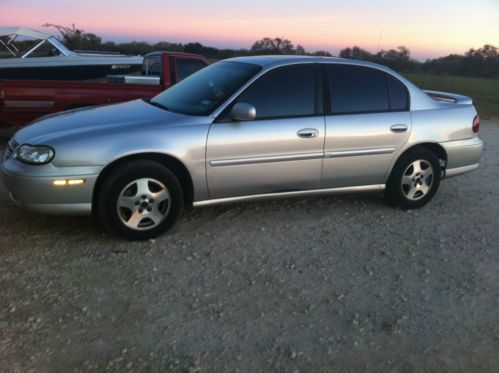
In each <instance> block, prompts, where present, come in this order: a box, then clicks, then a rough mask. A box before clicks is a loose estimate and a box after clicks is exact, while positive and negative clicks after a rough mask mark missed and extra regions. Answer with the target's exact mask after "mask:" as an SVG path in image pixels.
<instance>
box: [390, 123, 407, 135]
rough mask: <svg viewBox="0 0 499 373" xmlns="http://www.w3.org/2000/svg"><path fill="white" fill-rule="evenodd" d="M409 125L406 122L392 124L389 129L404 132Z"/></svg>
mask: <svg viewBox="0 0 499 373" xmlns="http://www.w3.org/2000/svg"><path fill="white" fill-rule="evenodd" d="M408 128H409V127H407V125H406V124H394V125H393V126H391V127H390V130H391V131H392V132H395V133H400V132H405V131H407V129H408Z"/></svg>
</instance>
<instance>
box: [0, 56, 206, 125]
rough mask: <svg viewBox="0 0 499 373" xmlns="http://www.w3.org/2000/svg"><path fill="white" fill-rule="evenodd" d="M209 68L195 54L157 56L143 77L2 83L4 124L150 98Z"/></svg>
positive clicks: (0, 101)
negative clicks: (86, 107)
mask: <svg viewBox="0 0 499 373" xmlns="http://www.w3.org/2000/svg"><path fill="white" fill-rule="evenodd" d="M208 64H209V62H208V60H207V59H206V58H204V57H202V56H199V55H195V54H188V53H170V52H153V53H150V54H147V55H146V56H145V57H144V63H143V66H142V71H141V72H140V74H139V75H130V76H112V75H111V76H108V77H107V78H106V79H104V80H99V81H76V82H75V81H62V80H61V81H59V80H0V123H9V124H18V125H23V124H26V123H28V122H31V121H32V120H34V119H36V118H39V117H41V116H44V115H47V114H50V113H55V112H58V111H63V110H69V109H75V108H80V107H85V106H94V105H102V104H109V103H114V102H122V101H129V100H134V99H137V98H150V97H153V96H155V95H156V94H158V93H159V92H161V91H163V90H165V89H168V88H169V87H171V86H172V85H173V84H175V83H177V82H179V81H181V80H182V79H184V78H186V77H187V76H189V75H190V74H193V73H194V72H196V71H198V70H200V69H202V68H203V67H205V66H206V65H208Z"/></svg>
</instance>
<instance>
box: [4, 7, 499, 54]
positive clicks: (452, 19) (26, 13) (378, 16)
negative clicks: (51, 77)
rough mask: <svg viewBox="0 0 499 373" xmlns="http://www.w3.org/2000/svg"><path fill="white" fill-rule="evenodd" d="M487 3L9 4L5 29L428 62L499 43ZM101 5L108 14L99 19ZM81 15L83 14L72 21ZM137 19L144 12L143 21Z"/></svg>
mask: <svg viewBox="0 0 499 373" xmlns="http://www.w3.org/2000/svg"><path fill="white" fill-rule="evenodd" d="M480 3H481V4H480V6H477V5H476V3H475V4H472V3H462V4H461V3H460V4H456V3H455V2H452V1H450V0H441V1H440V2H439V3H438V4H434V3H433V2H431V1H430V0H421V1H420V2H419V3H418V4H407V3H402V2H401V4H400V5H398V6H393V2H392V1H389V0H380V1H379V2H376V4H373V3H371V2H369V1H367V0H352V1H350V2H349V3H348V4H343V3H339V2H338V1H332V0H330V1H326V0H316V1H314V2H312V3H310V4H303V3H302V2H300V1H298V0H291V1H286V2H284V1H282V0H279V1H275V2H274V3H272V4H266V3H265V1H263V0H253V1H251V2H250V1H248V0H244V1H241V2H239V3H238V4H233V3H232V2H230V1H229V0H213V1H212V2H211V3H210V4H207V3H205V2H203V1H201V0H188V1H184V2H183V3H182V4H178V5H168V4H164V3H162V2H161V1H160V0H150V1H149V3H148V7H147V8H144V7H143V6H142V5H141V4H137V3H136V2H133V1H132V0H122V2H121V5H120V11H119V13H118V12H114V8H115V5H113V4H112V2H111V1H106V0H101V1H98V0H87V1H86V2H85V3H78V4H71V3H67V4H60V3H59V2H58V1H56V0H44V1H41V0H15V1H14V0H3V1H2V2H1V3H0V15H1V16H0V25H1V26H21V27H30V28H34V29H37V30H40V31H43V32H46V33H49V34H53V35H57V34H58V32H57V30H55V29H53V28H50V29H47V28H44V27H42V24H44V23H53V24H60V25H63V26H71V25H72V24H73V23H74V24H75V26H76V27H77V28H79V29H83V30H84V31H85V32H88V33H93V34H96V35H98V36H100V37H102V39H103V41H114V42H118V43H119V42H129V41H145V42H149V43H155V42H159V41H168V42H173V43H183V44H185V43H188V42H200V43H201V44H203V45H206V46H213V47H216V48H219V49H223V48H231V49H249V48H251V45H252V44H253V43H254V42H255V41H256V40H259V39H261V38H263V37H271V38H274V37H283V38H286V39H289V40H291V41H292V42H293V44H294V45H295V46H296V45H298V44H300V45H302V46H303V47H304V48H305V49H306V50H307V51H308V52H314V51H317V50H325V51H327V52H330V53H332V54H335V55H337V54H338V53H339V51H340V50H341V49H343V48H347V47H353V46H355V45H356V46H359V47H361V48H363V49H366V50H369V51H370V52H373V53H376V52H377V51H379V50H382V49H385V50H386V49H395V48H397V47H398V46H406V47H407V48H409V49H410V51H411V57H412V58H414V59H417V60H420V61H424V60H426V59H428V58H436V57H442V56H446V55H449V54H463V53H464V52H466V51H467V50H469V49H470V48H475V49H476V48H480V47H482V46H483V45H485V44H492V45H495V46H497V44H499V43H498V42H499V24H498V22H497V14H499V1H494V0H482V1H480ZM98 7H100V9H101V10H102V11H101V12H100V13H99V14H96V12H95V9H96V8H98ZM220 9H223V11H221V10H220ZM262 9H265V13H262V12H261V10H262ZM359 9H362V10H361V11H359ZM428 9H431V12H430V13H428V11H427V10H428ZM251 11H253V13H252V12H251ZM258 11H259V12H260V13H258ZM74 13H76V14H78V17H72V16H71V14H74ZM137 14H140V15H141V17H140V19H137V16H136V15H137ZM172 14H173V15H174V17H173V16H172ZM494 14H495V16H494ZM4 16H5V17H4ZM476 20H478V22H477V21H476ZM477 24H479V26H476V25H477ZM331 40H334V42H331Z"/></svg>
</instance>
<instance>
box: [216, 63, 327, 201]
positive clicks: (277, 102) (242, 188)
mask: <svg viewBox="0 0 499 373" xmlns="http://www.w3.org/2000/svg"><path fill="white" fill-rule="evenodd" d="M320 81H321V80H320V70H319V65H317V64H300V65H292V66H286V67H279V68H276V69H274V70H271V71H269V72H267V73H266V74H264V75H263V76H261V77H260V78H258V79H257V80H256V81H255V82H254V83H253V84H251V85H250V86H249V87H248V88H247V89H246V90H245V91H244V92H243V93H242V94H241V95H240V96H239V97H238V98H237V99H236V100H235V102H234V103H236V102H243V103H247V104H251V105H253V106H254V107H255V108H256V119H255V120H252V121H244V122H237V121H233V120H232V119H231V118H230V115H229V112H230V108H231V107H229V108H228V110H226V113H224V114H223V115H222V117H221V118H219V119H218V120H217V121H216V122H215V123H213V124H212V125H211V128H210V132H209V135H208V144H207V151H206V159H207V163H206V169H207V176H208V187H209V191H210V198H226V197H234V196H244V195H254V194H264V193H275V192H283V191H295V190H308V189H318V188H319V186H320V180H321V171H322V158H323V154H324V153H323V148H324V114H323V111H322V95H321V92H322V89H321V87H320Z"/></svg>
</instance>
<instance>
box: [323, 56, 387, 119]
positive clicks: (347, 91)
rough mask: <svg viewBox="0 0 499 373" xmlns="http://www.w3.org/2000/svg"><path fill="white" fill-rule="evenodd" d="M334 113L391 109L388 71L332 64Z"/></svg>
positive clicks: (331, 84)
mask: <svg viewBox="0 0 499 373" xmlns="http://www.w3.org/2000/svg"><path fill="white" fill-rule="evenodd" d="M327 68H328V78H329V89H330V93H331V111H332V113H334V114H347V113H365V112H376V111H388V110H390V103H389V96H388V85H387V80H386V76H385V75H386V74H385V73H383V72H382V71H380V70H376V69H371V68H368V67H363V66H352V65H341V64H334V65H328V66H327Z"/></svg>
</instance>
